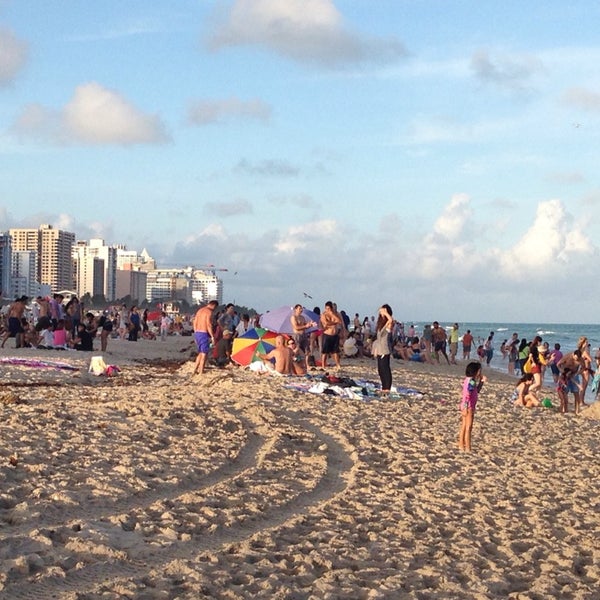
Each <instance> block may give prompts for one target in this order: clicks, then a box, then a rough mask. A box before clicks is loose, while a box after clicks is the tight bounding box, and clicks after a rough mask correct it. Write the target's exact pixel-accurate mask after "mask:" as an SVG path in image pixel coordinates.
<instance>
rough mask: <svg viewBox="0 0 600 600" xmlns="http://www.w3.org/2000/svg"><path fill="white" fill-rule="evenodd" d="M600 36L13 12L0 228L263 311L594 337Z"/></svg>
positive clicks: (116, 7)
mask: <svg viewBox="0 0 600 600" xmlns="http://www.w3.org/2000/svg"><path fill="white" fill-rule="evenodd" d="M599 17H600V5H598V4H597V3H595V2H591V1H590V2H582V1H579V2H577V1H575V2H571V3H569V5H568V6H567V4H566V3H565V2H564V1H555V0H550V1H544V2H536V1H531V2H527V3H526V4H523V3H521V2H510V1H507V2H502V3H500V2H481V1H466V0H465V1H453V0H447V1H442V0H438V1H434V0H410V1H408V0H407V1H403V0H343V1H342V0H335V1H331V0H285V1H283V0H233V1H228V2H224V1H219V2H217V1H212V0H206V1H191V0H179V1H178V2H175V3H174V2H166V1H162V0H155V1H153V2H147V1H136V0H131V1H128V2H117V1H112V0H104V1H103V2H92V1H87V0H80V1H78V2H72V1H66V0H63V1H61V0H56V1H53V2H46V1H44V0H37V1H33V0H18V1H17V0H13V1H10V0H0V228H1V229H8V228H9V227H21V226H38V225H39V224H40V223H51V224H53V225H54V226H56V227H60V228H63V229H67V230H69V231H73V232H75V233H76V234H77V236H78V238H79V239H89V238H90V237H102V238H104V239H105V240H106V242H107V243H123V244H126V245H127V247H128V248H130V249H136V250H138V251H141V250H142V249H143V248H146V249H147V250H148V252H149V253H150V254H151V255H152V256H153V257H155V258H156V259H157V260H158V262H159V264H160V265H164V266H166V265H173V264H178V265H187V264H195V265H200V264H215V265H217V266H220V267H224V268H227V269H228V271H227V272H224V273H223V279H224V281H225V296H226V298H225V299H226V300H227V301H229V300H231V301H235V302H237V303H239V304H245V305H247V306H252V307H255V308H256V309H258V310H266V309H269V308H273V307H277V306H279V305H283V304H288V303H290V304H294V303H295V302H297V301H303V302H306V303H307V304H308V305H309V306H311V305H316V304H319V305H321V306H322V304H323V303H324V302H325V301H326V300H329V299H332V300H334V301H336V302H337V303H338V305H339V306H340V307H341V308H344V309H345V310H346V311H347V312H349V313H352V314H353V313H354V312H359V313H360V314H361V315H364V314H374V313H375V310H376V308H377V307H378V306H379V305H381V304H382V303H384V302H387V303H389V304H391V305H392V307H393V308H394V310H395V314H396V315H397V316H398V318H400V319H404V320H425V319H428V320H431V319H438V320H441V321H443V320H447V321H454V320H458V321H522V322H529V321H540V322H543V321H559V322H560V321H563V322H572V321H574V322H595V321H597V318H596V315H595V310H594V309H595V307H596V303H595V297H596V296H597V295H598V293H600V289H599V288H600V285H599V283H598V282H597V277H596V273H597V264H598V244H599V240H600V235H599V234H600V223H599V218H598V216H597V214H598V206H599V205H600V182H599V179H600V171H599V169H598V164H600V161H599V158H600V156H599V155H600V144H599V143H598V134H599V133H600V67H598V65H599V64H600V36H599V35H598V33H597V30H598V27H597V24H598V22H599ZM304 293H307V294H309V295H310V296H312V299H306V298H305V297H304V295H303V294H304ZM311 307H312V306H311Z"/></svg>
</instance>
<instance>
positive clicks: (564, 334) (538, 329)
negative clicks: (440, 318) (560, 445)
mask: <svg viewBox="0 0 600 600" xmlns="http://www.w3.org/2000/svg"><path fill="white" fill-rule="evenodd" d="M412 323H414V326H415V329H416V331H417V334H418V335H420V334H421V333H422V331H423V325H425V323H416V322H412ZM410 324H411V322H409V321H405V328H406V330H408V326H409V325H410ZM440 325H441V326H442V327H445V328H446V331H447V332H448V333H449V332H450V329H451V328H452V323H442V322H440ZM467 329H470V330H471V333H472V335H473V337H474V338H475V340H474V342H473V349H472V351H471V357H472V358H474V359H475V360H477V352H476V350H477V346H478V345H479V344H483V343H484V342H485V340H486V339H487V337H488V336H489V335H490V332H491V331H493V332H494V357H493V358H492V362H491V363H490V367H491V368H493V369H496V370H499V371H503V372H504V373H506V372H507V368H508V360H507V359H503V358H502V353H501V352H500V346H501V344H502V342H503V341H504V340H508V339H510V338H511V337H512V334H513V333H515V332H516V333H518V334H519V340H521V339H523V338H527V340H528V341H531V340H532V339H533V338H534V337H535V336H536V335H539V336H541V337H542V341H543V342H548V345H549V347H550V349H551V350H552V349H554V344H557V343H558V344H560V349H561V352H562V353H563V354H566V353H568V352H572V351H573V350H575V348H576V347H577V342H578V341H579V338H580V337H581V336H582V335H584V336H585V337H587V339H588V342H589V343H590V344H591V348H590V354H591V355H592V358H594V356H595V355H596V351H597V350H598V349H599V348H600V325H590V324H576V323H459V333H460V335H461V337H462V335H463V333H466V331H467ZM458 358H459V359H461V358H462V345H461V344H459V345H458ZM544 383H545V384H546V385H550V384H551V383H552V374H551V373H550V369H547V371H546V376H545V379H544ZM593 399H594V395H593V394H592V392H591V390H590V389H589V388H588V390H587V393H586V402H588V403H589V402H591V401H593Z"/></svg>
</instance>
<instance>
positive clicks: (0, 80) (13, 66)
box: [0, 28, 29, 87]
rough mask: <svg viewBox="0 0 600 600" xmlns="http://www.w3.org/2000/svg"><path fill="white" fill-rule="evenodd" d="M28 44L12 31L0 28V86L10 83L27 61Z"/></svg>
mask: <svg viewBox="0 0 600 600" xmlns="http://www.w3.org/2000/svg"><path fill="white" fill-rule="evenodd" d="M28 54H29V49H28V46H27V44H26V43H25V42H23V41H21V40H19V39H18V38H17V37H16V36H15V35H14V33H12V31H10V30H8V29H4V28H0V87H2V86H5V85H8V84H9V83H11V82H12V81H13V80H14V79H15V78H16V77H17V75H18V74H19V72H20V71H21V70H22V69H23V67H24V66H25V64H26V63H27V57H28Z"/></svg>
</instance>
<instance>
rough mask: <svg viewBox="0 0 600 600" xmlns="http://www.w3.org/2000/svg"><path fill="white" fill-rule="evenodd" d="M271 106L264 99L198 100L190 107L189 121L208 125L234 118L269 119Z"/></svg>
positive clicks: (193, 123)
mask: <svg viewBox="0 0 600 600" xmlns="http://www.w3.org/2000/svg"><path fill="white" fill-rule="evenodd" d="M271 112H272V110H271V107H270V106H269V105H268V104H267V103H266V102H263V101H262V100H259V99H255V100H240V99H239V98H228V99H225V100H197V101H195V102H193V103H192V104H191V105H190V107H189V109H188V119H187V120H188V123H190V124H192V125H208V124H210V123H221V122H223V121H229V120H232V119H236V118H238V119H256V120H259V121H268V120H269V119H270V118H271Z"/></svg>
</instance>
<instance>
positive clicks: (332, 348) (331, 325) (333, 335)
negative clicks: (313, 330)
mask: <svg viewBox="0 0 600 600" xmlns="http://www.w3.org/2000/svg"><path fill="white" fill-rule="evenodd" d="M321 327H322V328H323V348H322V350H321V366H322V367H323V368H325V367H326V366H327V358H328V357H329V356H332V357H333V360H334V362H335V366H336V368H337V369H339V368H340V335H339V331H340V327H342V319H341V318H340V316H339V315H338V314H337V313H336V312H335V311H334V309H333V302H331V301H328V302H326V303H325V310H324V311H323V314H322V315H321Z"/></svg>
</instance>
